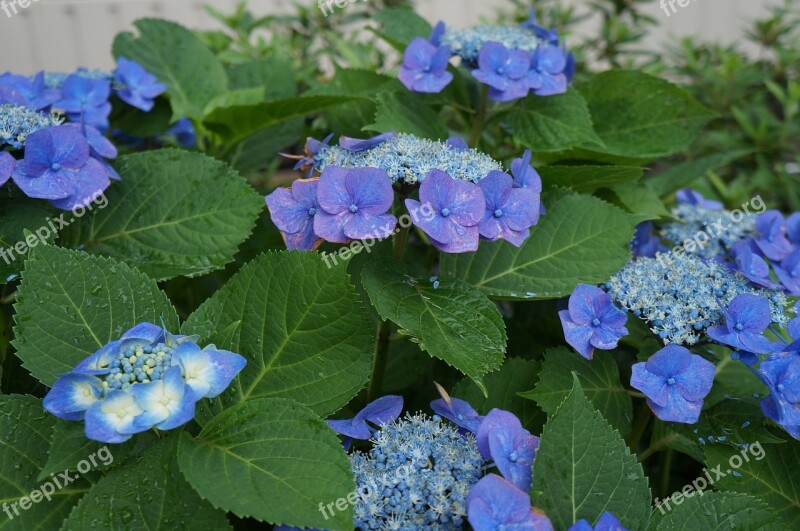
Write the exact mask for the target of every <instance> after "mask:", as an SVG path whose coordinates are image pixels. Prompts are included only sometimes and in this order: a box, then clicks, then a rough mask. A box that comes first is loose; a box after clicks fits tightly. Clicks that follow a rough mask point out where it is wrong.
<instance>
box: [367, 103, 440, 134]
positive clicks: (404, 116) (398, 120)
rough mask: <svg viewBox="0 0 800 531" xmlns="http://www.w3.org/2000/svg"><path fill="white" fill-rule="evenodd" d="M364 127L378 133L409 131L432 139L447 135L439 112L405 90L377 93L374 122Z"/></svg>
mask: <svg viewBox="0 0 800 531" xmlns="http://www.w3.org/2000/svg"><path fill="white" fill-rule="evenodd" d="M364 129H365V130H369V131H377V132H379V133H388V132H390V131H392V132H397V133H410V134H412V135H417V136H420V137H423V138H430V139H433V140H442V139H445V138H447V136H448V133H447V128H446V127H445V126H444V124H443V123H442V121H441V120H440V118H439V114H438V113H437V112H436V111H434V110H433V109H431V108H430V107H428V106H426V105H425V104H423V103H422V102H421V101H420V98H419V97H417V96H414V95H413V94H411V93H407V92H401V93H398V94H393V93H387V94H381V95H379V96H378V110H377V112H376V114H375V123H373V124H372V125H368V126H366V127H364Z"/></svg>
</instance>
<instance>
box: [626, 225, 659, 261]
mask: <svg viewBox="0 0 800 531" xmlns="http://www.w3.org/2000/svg"><path fill="white" fill-rule="evenodd" d="M663 248H664V246H663V245H661V239H660V238H659V237H658V236H656V235H655V234H654V233H653V222H652V221H645V222H643V223H639V224H638V225H637V226H636V232H635V233H634V235H633V241H631V249H632V250H633V256H634V257H637V256H644V257H647V258H653V257H654V256H655V255H656V253H657V252H658V251H660V250H661V249H663Z"/></svg>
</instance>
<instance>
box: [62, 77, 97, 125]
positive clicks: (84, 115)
mask: <svg viewBox="0 0 800 531" xmlns="http://www.w3.org/2000/svg"><path fill="white" fill-rule="evenodd" d="M110 94H111V83H110V82H109V81H108V80H105V79H88V78H85V77H81V76H78V75H75V74H73V75H71V76H69V77H68V78H67V79H66V81H64V85H63V86H62V87H61V99H60V100H59V101H58V102H57V103H55V104H54V106H55V107H57V108H58V109H61V110H63V111H65V112H66V113H67V118H69V120H70V121H71V122H76V123H83V124H86V125H91V126H92V127H95V128H97V129H99V130H100V131H105V130H106V129H108V115H109V114H110V113H111V104H110V103H108V97H109V96H110Z"/></svg>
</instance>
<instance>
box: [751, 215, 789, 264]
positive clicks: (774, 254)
mask: <svg viewBox="0 0 800 531" xmlns="http://www.w3.org/2000/svg"><path fill="white" fill-rule="evenodd" d="M756 231H758V237H757V238H756V239H755V242H756V245H758V248H759V249H761V252H763V253H764V256H766V257H767V258H769V259H770V260H776V261H777V260H783V259H784V258H786V256H787V255H788V254H789V253H791V252H792V249H793V247H792V244H791V242H789V240H788V239H786V232H787V227H786V221H785V220H784V219H783V214H781V213H780V212H778V211H777V210H767V211H766V212H764V213H763V214H761V215H760V216H758V218H757V219H756Z"/></svg>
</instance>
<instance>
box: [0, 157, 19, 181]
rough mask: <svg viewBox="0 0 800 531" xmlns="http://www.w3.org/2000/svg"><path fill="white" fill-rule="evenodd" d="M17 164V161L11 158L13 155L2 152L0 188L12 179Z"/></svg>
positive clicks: (0, 159)
mask: <svg viewBox="0 0 800 531" xmlns="http://www.w3.org/2000/svg"><path fill="white" fill-rule="evenodd" d="M16 163H17V161H16V159H15V158H14V157H12V156H11V153H8V152H7V151H0V186H3V185H4V184H6V181H8V179H9V178H10V177H11V174H12V173H13V172H14V165H15V164H16Z"/></svg>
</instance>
